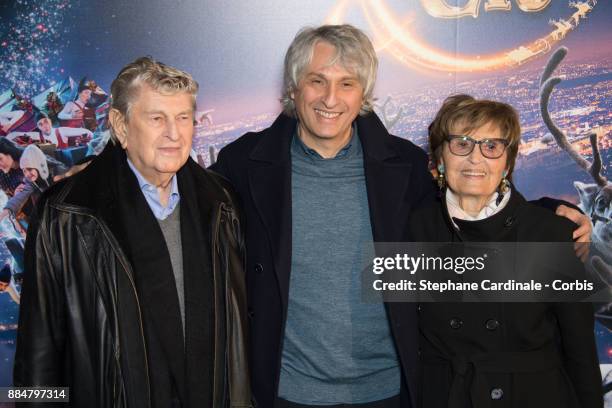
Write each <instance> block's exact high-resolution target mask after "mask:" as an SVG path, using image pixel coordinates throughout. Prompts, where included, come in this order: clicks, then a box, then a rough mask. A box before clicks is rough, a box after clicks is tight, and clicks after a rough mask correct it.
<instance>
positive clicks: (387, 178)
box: [357, 114, 412, 242]
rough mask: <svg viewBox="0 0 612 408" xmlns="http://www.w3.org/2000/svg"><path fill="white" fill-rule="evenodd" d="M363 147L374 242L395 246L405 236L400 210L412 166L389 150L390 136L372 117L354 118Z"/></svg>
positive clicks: (404, 213) (405, 214)
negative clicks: (392, 243)
mask: <svg viewBox="0 0 612 408" xmlns="http://www.w3.org/2000/svg"><path fill="white" fill-rule="evenodd" d="M357 128H358V131H359V139H360V140H361V144H362V146H363V152H364V168H365V178H366V189H367V194H368V203H369V205H370V222H371V224H372V235H373V237H374V241H375V242H398V241H402V238H403V236H404V234H405V232H406V227H407V226H406V220H407V219H408V211H407V210H406V208H404V205H403V204H404V203H405V202H406V200H407V197H406V195H407V194H408V189H409V187H410V186H409V180H410V171H411V168H412V164H411V163H408V162H407V160H405V159H402V157H401V155H400V152H398V151H397V150H396V149H394V148H393V146H391V143H390V142H391V140H390V138H391V136H389V133H388V132H387V130H386V129H385V127H384V125H383V124H382V123H381V122H380V120H379V119H378V117H377V116H376V115H374V114H370V115H367V116H365V117H361V116H360V117H358V118H357Z"/></svg>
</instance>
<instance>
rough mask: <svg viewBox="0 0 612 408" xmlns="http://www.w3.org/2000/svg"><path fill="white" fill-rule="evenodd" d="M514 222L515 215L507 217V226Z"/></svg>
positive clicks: (505, 223)
mask: <svg viewBox="0 0 612 408" xmlns="http://www.w3.org/2000/svg"><path fill="white" fill-rule="evenodd" d="M513 224H514V217H508V218H506V222H504V225H505V226H506V227H511V226H512V225H513Z"/></svg>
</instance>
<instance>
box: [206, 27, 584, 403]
mask: <svg viewBox="0 0 612 408" xmlns="http://www.w3.org/2000/svg"><path fill="white" fill-rule="evenodd" d="M377 66H378V61H377V57H376V53H375V51H374V48H373V47H372V44H371V42H370V40H369V39H368V38H367V37H366V35H365V34H363V33H362V32H361V31H360V30H358V29H356V28H354V27H352V26H350V25H334V26H321V27H318V28H306V29H304V30H302V31H300V32H299V33H298V35H297V36H296V37H295V39H294V40H293V42H292V44H291V45H290V47H289V50H288V51H287V54H286V57H285V70H284V89H283V97H282V103H283V108H284V112H283V113H282V114H281V115H279V116H278V118H277V119H276V120H275V121H274V123H273V124H272V126H271V127H269V128H267V129H265V130H263V131H261V132H258V133H249V134H246V135H244V136H242V137H241V138H239V139H238V140H236V141H235V142H233V143H231V144H229V145H228V146H226V147H225V148H224V149H222V150H221V152H220V153H219V157H218V161H217V163H216V164H215V165H214V166H213V169H214V170H215V171H218V172H219V173H221V174H222V175H224V176H225V177H227V178H228V179H229V180H230V181H231V183H232V184H233V186H234V188H235V189H236V190H237V192H238V195H239V196H240V198H241V200H242V205H243V209H244V211H245V215H246V219H247V226H246V244H247V292H248V296H247V297H248V302H249V309H248V310H249V317H250V323H251V325H250V327H251V354H250V356H251V368H252V386H253V394H254V397H255V400H256V401H257V403H258V406H260V407H266V408H272V407H277V408H278V407H280V408H283V407H292V408H300V407H302V408H303V407H314V406H342V407H360V408H396V407H400V406H401V407H410V406H413V407H416V401H417V397H418V396H417V382H418V381H417V380H418V378H417V376H418V374H417V360H418V346H417V338H418V331H417V313H416V310H415V307H414V305H410V304H407V303H405V304H401V303H395V304H391V303H390V304H387V305H385V304H382V303H379V304H366V303H364V302H362V301H361V295H360V294H361V271H362V270H363V268H364V267H365V265H366V264H365V263H364V262H363V261H364V259H365V258H367V257H365V256H364V248H367V247H368V246H369V247H371V248H372V250H373V242H400V241H409V240H410V237H408V236H407V232H408V227H407V222H408V218H409V216H410V210H411V208H414V207H415V206H416V205H417V203H419V202H420V201H422V200H426V199H430V198H432V197H433V194H435V191H436V190H437V189H436V188H435V186H434V184H433V181H432V177H431V174H430V173H429V171H428V166H427V161H428V159H427V155H426V153H425V152H424V151H423V150H421V149H420V148H419V147H417V146H415V145H414V144H412V143H411V142H409V141H407V140H404V139H400V138H398V137H395V136H392V135H390V134H389V133H388V132H387V130H386V129H385V127H384V126H383V124H382V123H381V121H380V120H379V118H378V117H377V116H376V115H375V114H374V113H373V112H372V101H373V90H374V83H375V79H376V71H377ZM565 211H568V209H567V208H566V209H565ZM570 212H571V213H572V216H575V217H579V216H580V213H579V212H577V211H575V210H572V211H570ZM584 219H585V218H583V220H584ZM580 233H581V234H586V236H587V237H588V235H589V234H590V229H589V227H588V219H587V220H586V226H585V227H584V228H582V229H581V230H580Z"/></svg>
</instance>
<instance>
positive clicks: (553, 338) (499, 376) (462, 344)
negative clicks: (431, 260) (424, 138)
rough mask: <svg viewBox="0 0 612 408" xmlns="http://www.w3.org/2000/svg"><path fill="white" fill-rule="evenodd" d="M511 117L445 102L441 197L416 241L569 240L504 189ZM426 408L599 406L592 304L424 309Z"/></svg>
mask: <svg viewBox="0 0 612 408" xmlns="http://www.w3.org/2000/svg"><path fill="white" fill-rule="evenodd" d="M519 140H520V126H519V119H518V115H517V113H516V111H515V110H514V109H513V108H512V107H510V106H509V105H507V104H504V103H499V102H493V101H487V100H476V99H474V98H472V97H470V96H467V95H456V96H452V97H450V98H448V99H447V100H446V101H445V102H444V104H443V106H442V108H441V109H440V111H439V112H438V113H437V115H436V117H435V119H434V121H433V123H432V124H431V125H430V127H429V143H430V149H431V155H432V161H433V162H434V164H435V166H436V168H437V171H438V184H439V185H440V187H441V194H440V196H439V199H438V201H437V203H436V204H435V205H429V206H427V207H423V208H421V209H418V210H416V211H415V213H414V216H413V218H412V223H411V225H412V228H413V231H412V232H413V237H414V239H415V241H421V242H458V241H459V242H461V241H473V242H520V241H527V242H529V241H533V242H537V241H542V242H552V241H571V240H572V230H573V229H574V225H573V224H572V223H571V222H570V221H568V220H567V219H563V218H561V217H557V216H555V215H554V214H553V213H552V212H550V211H548V210H545V209H542V208H541V207H538V206H535V205H532V204H530V203H528V202H527V201H526V200H525V199H524V198H523V196H521V194H520V193H519V192H518V191H517V190H516V188H515V187H514V186H513V185H511V184H510V177H511V176H512V170H513V168H514V164H515V160H516V156H517V153H518V144H519ZM418 310H419V321H420V347H421V360H422V383H421V384H422V406H423V407H425V408H438V407H440V408H442V407H444V408H446V407H452V408H455V407H456V408H467V407H474V408H481V407H494V406H504V407H521V408H529V407H534V408H535V407H538V408H541V407H555V408H558V407H568V408H569V407H582V408H587V407H588V408H591V407H602V406H603V402H602V395H601V377H600V372H599V365H598V360H597V354H596V348H595V341H594V334H593V310H592V307H591V305H590V304H588V303H452V304H451V303H426V304H422V305H421V306H419V308H418Z"/></svg>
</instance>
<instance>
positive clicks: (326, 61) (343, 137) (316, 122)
mask: <svg viewBox="0 0 612 408" xmlns="http://www.w3.org/2000/svg"><path fill="white" fill-rule="evenodd" d="M335 54H336V49H335V47H334V46H333V45H331V44H329V43H327V42H323V41H321V42H318V43H317V44H315V46H314V49H313V55H312V60H311V62H310V64H309V65H308V67H306V69H305V70H304V73H303V74H302V78H301V80H300V81H299V83H298V87H297V89H296V90H295V91H294V92H293V94H292V97H293V99H294V102H295V108H296V112H297V116H298V119H299V122H300V137H301V138H302V140H303V141H304V143H306V144H307V145H309V143H308V142H309V141H311V142H315V143H316V142H317V140H318V139H325V140H327V141H332V140H337V141H343V142H344V141H346V142H348V139H349V138H350V135H351V125H352V123H353V121H354V120H355V118H356V117H357V115H358V114H359V111H360V109H361V105H362V103H363V86H362V85H361V83H360V81H359V78H358V77H357V75H356V74H355V73H354V72H352V71H349V70H348V69H347V68H346V67H344V66H342V65H341V64H340V63H339V62H336V63H335V64H333V65H330V61H332V60H333V58H334V57H335Z"/></svg>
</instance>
